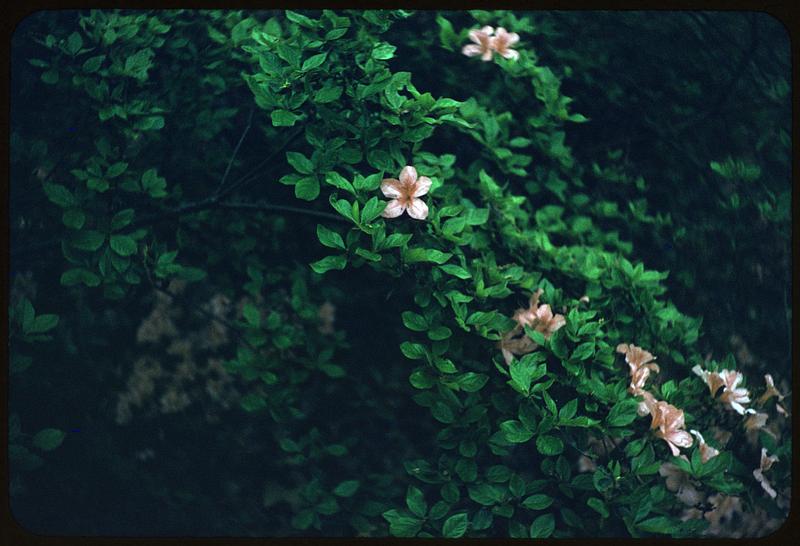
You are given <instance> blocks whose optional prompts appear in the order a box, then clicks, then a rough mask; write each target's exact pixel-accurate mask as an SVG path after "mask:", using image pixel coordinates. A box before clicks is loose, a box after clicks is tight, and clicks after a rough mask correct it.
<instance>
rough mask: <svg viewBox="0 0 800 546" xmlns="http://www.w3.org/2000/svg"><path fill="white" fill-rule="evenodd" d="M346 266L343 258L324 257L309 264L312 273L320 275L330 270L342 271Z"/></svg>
mask: <svg viewBox="0 0 800 546" xmlns="http://www.w3.org/2000/svg"><path fill="white" fill-rule="evenodd" d="M346 266H347V258H346V257H345V256H325V257H324V258H322V259H321V260H318V261H316V262H314V263H312V264H311V269H313V270H314V272H316V273H319V274H322V273H325V272H326V271H330V270H331V269H337V270H342V269H344V268H345V267H346Z"/></svg>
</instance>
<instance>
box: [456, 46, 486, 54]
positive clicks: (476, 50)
mask: <svg viewBox="0 0 800 546" xmlns="http://www.w3.org/2000/svg"><path fill="white" fill-rule="evenodd" d="M482 51H483V48H481V46H479V45H475V44H467V45H465V46H464V47H463V48H461V53H463V54H464V55H466V56H467V57H474V56H475V55H480V54H481V52H482Z"/></svg>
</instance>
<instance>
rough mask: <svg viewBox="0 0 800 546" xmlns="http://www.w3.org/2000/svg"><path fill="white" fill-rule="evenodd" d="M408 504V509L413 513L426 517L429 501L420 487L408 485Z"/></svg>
mask: <svg viewBox="0 0 800 546" xmlns="http://www.w3.org/2000/svg"><path fill="white" fill-rule="evenodd" d="M406 505H407V506H408V509H409V510H411V513H412V514H414V515H415V516H419V517H421V518H424V517H425V514H426V512H427V511H428V503H427V502H425V496H424V495H423V494H422V491H421V490H420V489H419V488H417V487H414V486H413V485H409V486H408V491H407V492H406Z"/></svg>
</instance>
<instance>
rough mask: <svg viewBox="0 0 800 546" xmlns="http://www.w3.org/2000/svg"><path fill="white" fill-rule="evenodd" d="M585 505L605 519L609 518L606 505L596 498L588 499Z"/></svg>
mask: <svg viewBox="0 0 800 546" xmlns="http://www.w3.org/2000/svg"><path fill="white" fill-rule="evenodd" d="M586 504H587V505H588V506H589V508H591V509H592V510H594V511H596V512H597V513H598V514H600V515H601V516H603V517H604V518H607V517H608V516H609V513H608V508H607V507H606V503H604V502H603V501H602V500H600V499H598V498H597V497H590V498H589V500H587V501H586Z"/></svg>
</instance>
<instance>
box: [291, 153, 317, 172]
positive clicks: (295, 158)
mask: <svg viewBox="0 0 800 546" xmlns="http://www.w3.org/2000/svg"><path fill="white" fill-rule="evenodd" d="M286 160H287V161H288V162H289V165H291V166H292V167H294V168H295V170H296V171H297V172H299V173H300V174H311V173H313V172H314V164H313V163H312V162H311V160H310V159H308V158H307V157H306V156H304V155H303V154H301V153H300V152H286Z"/></svg>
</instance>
